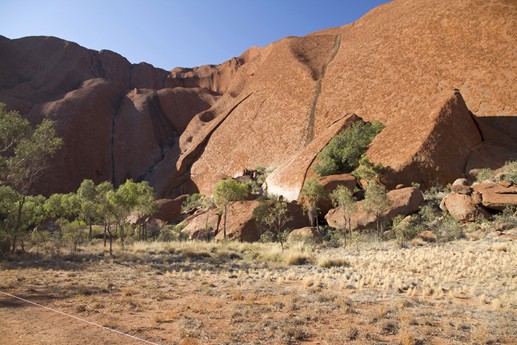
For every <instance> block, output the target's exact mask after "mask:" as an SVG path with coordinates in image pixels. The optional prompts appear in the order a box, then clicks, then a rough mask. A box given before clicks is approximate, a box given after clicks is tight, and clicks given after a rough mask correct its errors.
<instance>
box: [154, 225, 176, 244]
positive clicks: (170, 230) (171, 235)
mask: <svg viewBox="0 0 517 345" xmlns="http://www.w3.org/2000/svg"><path fill="white" fill-rule="evenodd" d="M180 231H181V230H180ZM178 239H179V233H178V232H177V231H176V226H174V225H165V226H164V227H162V228H161V229H160V235H159V236H158V241H162V242H171V241H177V240H178Z"/></svg>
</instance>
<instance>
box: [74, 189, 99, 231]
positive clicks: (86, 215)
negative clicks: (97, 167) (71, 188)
mask: <svg viewBox="0 0 517 345" xmlns="http://www.w3.org/2000/svg"><path fill="white" fill-rule="evenodd" d="M77 197H78V198H79V202H80V204H81V209H80V211H79V216H80V218H81V219H82V220H83V221H84V222H85V223H87V224H88V227H89V231H88V240H89V241H91V240H92V237H93V231H92V224H93V221H94V219H95V218H97V217H98V205H97V203H96V200H97V189H96V188H95V183H93V181H92V180H83V182H81V185H80V186H79V188H78V189H77Z"/></svg>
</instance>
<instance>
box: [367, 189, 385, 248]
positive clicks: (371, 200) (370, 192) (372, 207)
mask: <svg viewBox="0 0 517 345" xmlns="http://www.w3.org/2000/svg"><path fill="white" fill-rule="evenodd" d="M389 206H390V200H389V199H388V196H387V195H386V189H385V188H384V187H383V186H381V185H380V184H379V183H377V182H375V181H373V180H372V181H370V182H369V183H368V186H367V187H366V191H365V196H364V210H365V211H366V212H371V213H373V214H374V215H375V219H376V228H377V236H378V238H380V235H381V231H382V226H383V219H382V216H383V214H384V212H385V211H386V210H387V209H388V207H389Z"/></svg>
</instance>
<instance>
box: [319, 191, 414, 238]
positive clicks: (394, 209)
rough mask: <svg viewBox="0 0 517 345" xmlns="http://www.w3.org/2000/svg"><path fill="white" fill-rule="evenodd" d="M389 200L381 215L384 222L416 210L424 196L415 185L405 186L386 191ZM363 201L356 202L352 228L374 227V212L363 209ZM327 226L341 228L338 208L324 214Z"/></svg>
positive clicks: (342, 220)
mask: <svg viewBox="0 0 517 345" xmlns="http://www.w3.org/2000/svg"><path fill="white" fill-rule="evenodd" d="M387 196H388V199H389V200H390V203H391V205H390V207H389V209H388V210H387V211H386V212H384V214H383V215H382V216H381V217H382V219H383V221H384V222H388V223H389V222H391V220H392V219H393V218H395V216H398V215H404V216H407V215H409V214H411V213H414V212H417V211H418V210H419V208H420V206H422V205H423V204H424V196H423V194H422V192H421V191H420V189H418V188H415V187H407V188H402V189H395V190H392V191H389V192H388V193H387ZM363 205H364V201H359V202H357V203H356V212H355V213H354V214H353V216H352V219H351V224H352V230H356V229H363V228H369V227H374V226H375V223H376V217H375V215H374V214H371V213H367V212H366V211H364V209H363ZM325 219H326V220H327V223H328V224H329V226H331V227H333V228H337V229H340V228H343V227H344V219H343V214H342V212H341V210H340V209H339V208H334V209H332V210H330V211H329V212H328V213H327V215H326V216H325Z"/></svg>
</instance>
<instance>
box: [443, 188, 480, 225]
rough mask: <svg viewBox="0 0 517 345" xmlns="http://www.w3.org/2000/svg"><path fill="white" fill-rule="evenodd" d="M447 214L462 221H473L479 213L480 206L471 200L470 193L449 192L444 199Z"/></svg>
mask: <svg viewBox="0 0 517 345" xmlns="http://www.w3.org/2000/svg"><path fill="white" fill-rule="evenodd" d="M444 202H445V207H446V208H447V211H448V212H449V214H450V215H451V216H452V217H453V218H455V219H457V220H459V221H462V222H473V221H475V220H476V217H477V216H478V215H479V214H480V208H479V207H478V206H476V205H475V204H474V203H473V202H472V198H471V197H470V195H465V194H458V193H451V194H449V195H447V196H446V197H445V199H444Z"/></svg>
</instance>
